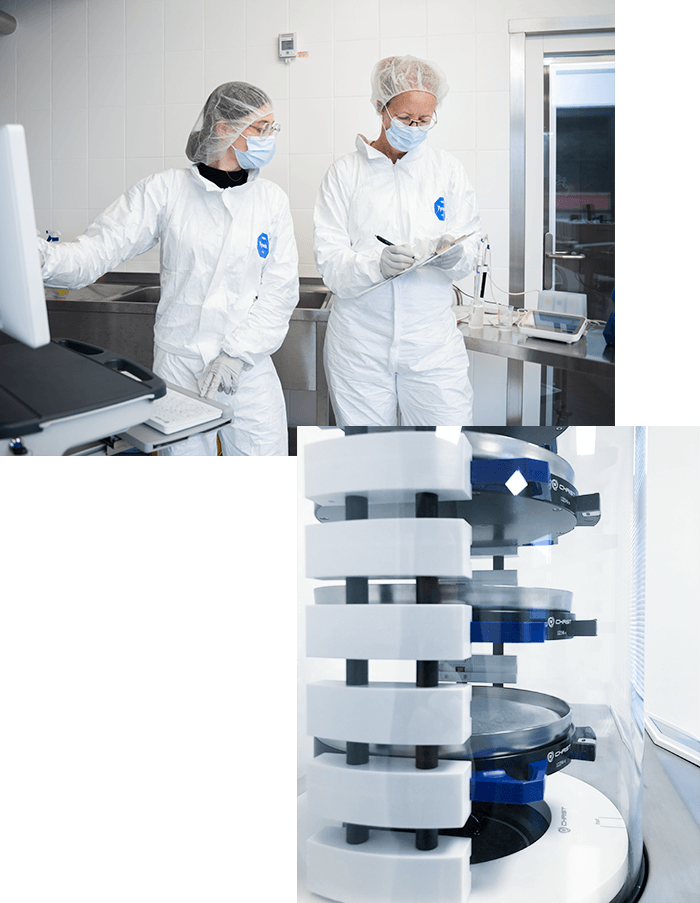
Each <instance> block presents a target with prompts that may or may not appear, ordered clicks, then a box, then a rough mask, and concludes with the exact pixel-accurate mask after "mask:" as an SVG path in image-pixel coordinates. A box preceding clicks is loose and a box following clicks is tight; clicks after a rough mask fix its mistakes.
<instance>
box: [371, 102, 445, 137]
mask: <svg viewBox="0 0 700 903" xmlns="http://www.w3.org/2000/svg"><path fill="white" fill-rule="evenodd" d="M384 109H385V110H386V111H387V113H389V116H390V118H391V119H395V120H396V121H397V122H400V123H401V125H403V126H405V127H406V128H411V127H413V128H417V129H420V131H421V132H429V131H430V129H432V128H434V127H435V126H436V125H437V113H433V115H432V116H422V117H421V118H420V119H412V118H411V117H410V116H408V115H406V116H394V115H393V114H392V113H390V112H389V108H388V107H385V108H384Z"/></svg>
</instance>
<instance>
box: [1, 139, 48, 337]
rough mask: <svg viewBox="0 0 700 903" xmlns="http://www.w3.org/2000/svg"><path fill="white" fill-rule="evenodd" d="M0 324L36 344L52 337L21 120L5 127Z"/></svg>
mask: <svg viewBox="0 0 700 903" xmlns="http://www.w3.org/2000/svg"><path fill="white" fill-rule="evenodd" d="M0 226H1V228H0V235H1V236H2V238H0V329H2V330H3V332H6V333H7V334H8V335H11V336H13V337H14V338H15V339H18V340H19V341H20V342H23V343H24V344H25V345H27V346H29V347H30V348H39V347H40V346H41V345H46V344H47V342H49V341H50V340H51V336H50V334H49V319H48V314H47V312H46V299H45V297H44V286H43V283H42V281H41V273H40V271H39V264H38V254H37V242H36V221H35V219H34V201H33V199H32V186H31V182H30V179H29V163H28V161H27V149H26V144H25V139H24V128H23V127H22V126H21V125H15V124H12V125H3V126H0Z"/></svg>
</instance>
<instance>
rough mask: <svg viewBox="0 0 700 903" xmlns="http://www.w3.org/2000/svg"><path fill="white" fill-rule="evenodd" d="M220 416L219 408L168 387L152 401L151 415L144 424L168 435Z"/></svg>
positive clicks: (217, 418)
mask: <svg viewBox="0 0 700 903" xmlns="http://www.w3.org/2000/svg"><path fill="white" fill-rule="evenodd" d="M220 417H221V408H215V407H214V405H211V404H209V402H207V401H204V400H203V399H201V398H192V396H190V395H183V393H182V392H178V391H177V390H176V389H171V388H168V391H167V393H166V394H165V395H164V396H163V397H162V398H156V399H155V401H153V402H152V404H151V416H150V417H149V418H148V420H146V421H145V424H146V426H151V427H153V429H154V430H158V431H159V432H161V433H165V434H166V435H168V436H169V435H170V434H171V433H179V432H180V430H188V429H190V427H193V426H201V425H202V424H203V423H209V422H210V421H213V420H219V419H220Z"/></svg>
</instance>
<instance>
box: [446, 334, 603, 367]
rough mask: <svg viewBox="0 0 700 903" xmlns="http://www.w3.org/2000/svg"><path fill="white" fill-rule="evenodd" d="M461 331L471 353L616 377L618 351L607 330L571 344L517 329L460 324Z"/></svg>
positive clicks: (587, 335)
mask: <svg viewBox="0 0 700 903" xmlns="http://www.w3.org/2000/svg"><path fill="white" fill-rule="evenodd" d="M458 328H459V331H460V332H461V333H462V335H463V336H464V344H465V345H466V346H467V350H468V351H480V352H482V353H484V354H496V355H498V356H499V357H507V358H511V359H512V360H519V361H530V362H532V363H535V364H542V365H544V366H547V367H559V368H561V369H565V370H577V371H579V372H584V373H598V374H600V375H601V376H612V375H613V373H614V369H615V351H614V348H611V347H610V346H608V345H606V342H605V339H604V338H603V329H604V328H605V327H603V326H598V325H596V324H592V325H590V326H589V327H588V330H587V332H586V335H585V336H584V337H583V338H582V339H579V341H578V342H572V343H571V344H566V343H565V342H555V341H551V340H548V339H533V338H531V337H530V336H526V335H524V334H523V333H521V332H520V330H519V329H518V328H517V327H516V326H513V328H512V329H499V328H498V327H496V326H484V327H483V328H482V329H472V328H471V327H470V326H467V325H466V324H464V323H459V324H458Z"/></svg>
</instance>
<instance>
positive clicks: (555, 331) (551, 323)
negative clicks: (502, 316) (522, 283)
mask: <svg viewBox="0 0 700 903" xmlns="http://www.w3.org/2000/svg"><path fill="white" fill-rule="evenodd" d="M584 297H585V296H584ZM587 324H588V321H587V320H586V318H585V317H578V316H572V315H571V314H559V313H548V312H547V311H541V310H528V311H527V312H526V313H525V314H524V315H523V317H522V318H521V320H520V322H519V323H518V329H519V330H520V332H522V333H524V334H525V335H527V336H532V338H536V339H549V340H550V341H554V342H566V343H568V344H571V343H572V342H578V340H579V339H580V338H581V337H582V336H583V334H584V333H585V331H586V326H587Z"/></svg>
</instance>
